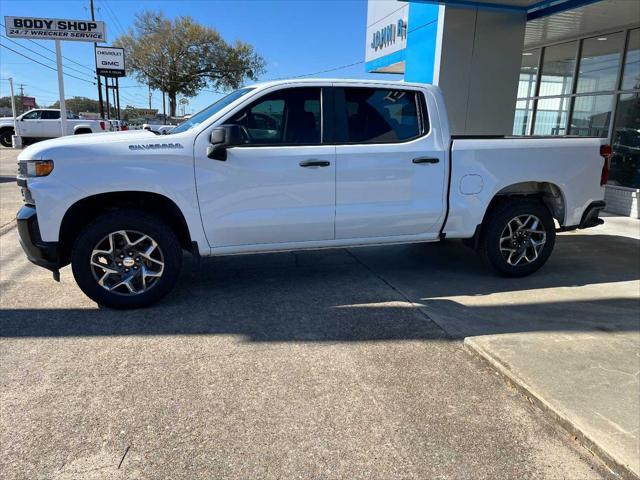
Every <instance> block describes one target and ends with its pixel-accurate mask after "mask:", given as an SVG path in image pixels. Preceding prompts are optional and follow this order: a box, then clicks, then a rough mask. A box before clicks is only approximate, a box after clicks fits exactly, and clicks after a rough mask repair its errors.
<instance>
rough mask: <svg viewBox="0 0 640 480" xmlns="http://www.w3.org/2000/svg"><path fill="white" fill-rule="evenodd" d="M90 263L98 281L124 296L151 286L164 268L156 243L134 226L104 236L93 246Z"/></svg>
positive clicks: (110, 290) (109, 289)
mask: <svg viewBox="0 0 640 480" xmlns="http://www.w3.org/2000/svg"><path fill="white" fill-rule="evenodd" d="M90 263H91V272H92V273H93V277H94V278H95V279H96V281H97V282H98V285H100V286H101V287H102V288H104V289H105V290H107V291H109V292H111V293H115V294H119V295H127V296H131V295H139V294H141V293H144V292H146V291H147V290H149V289H150V288H153V286H154V285H156V284H157V283H158V281H159V280H160V277H162V273H163V271H164V256H163V255H162V250H161V249H160V247H159V246H158V243H157V242H156V241H155V240H154V239H153V238H151V237H150V236H149V235H145V234H144V233H140V232H136V231H135V230H119V231H117V232H112V233H110V234H109V235H107V236H106V237H104V238H103V239H102V240H100V241H99V242H98V243H97V244H96V246H95V247H93V251H92V252H91V260H90Z"/></svg>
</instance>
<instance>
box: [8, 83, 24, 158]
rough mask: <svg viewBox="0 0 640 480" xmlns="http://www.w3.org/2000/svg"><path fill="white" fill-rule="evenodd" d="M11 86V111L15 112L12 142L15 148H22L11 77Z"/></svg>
mask: <svg viewBox="0 0 640 480" xmlns="http://www.w3.org/2000/svg"><path fill="white" fill-rule="evenodd" d="M9 88H10V90H11V113H12V114H13V136H12V137H11V143H12V145H13V148H22V137H20V131H19V130H18V122H17V120H16V98H15V97H14V95H13V78H11V77H9Z"/></svg>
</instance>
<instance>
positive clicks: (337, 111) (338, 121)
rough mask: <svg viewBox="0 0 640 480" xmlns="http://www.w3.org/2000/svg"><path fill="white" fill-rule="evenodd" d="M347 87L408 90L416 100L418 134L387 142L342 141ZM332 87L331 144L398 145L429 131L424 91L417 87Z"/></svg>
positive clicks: (345, 134)
mask: <svg viewBox="0 0 640 480" xmlns="http://www.w3.org/2000/svg"><path fill="white" fill-rule="evenodd" d="M347 88H352V89H367V90H393V91H402V92H410V93H412V94H414V95H415V101H416V113H417V115H418V135H414V136H413V137H410V138H406V139H404V140H398V141H389V142H379V141H378V142H349V141H343V140H341V138H348V128H347V104H346V97H345V90H346V89H347ZM332 89H333V97H334V102H333V108H334V117H333V118H334V132H333V144H334V145H399V144H403V143H409V142H413V141H415V140H417V139H419V138H423V137H426V136H427V135H429V134H430V133H431V122H430V119H429V113H428V110H427V102H426V99H425V96H424V92H423V91H422V90H419V89H412V88H395V87H393V86H386V85H352V86H350V85H341V86H334V87H332Z"/></svg>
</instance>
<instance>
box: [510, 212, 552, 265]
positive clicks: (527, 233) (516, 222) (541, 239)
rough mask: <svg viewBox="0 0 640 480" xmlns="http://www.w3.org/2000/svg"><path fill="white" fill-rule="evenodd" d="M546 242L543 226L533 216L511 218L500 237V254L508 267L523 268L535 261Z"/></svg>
mask: <svg viewBox="0 0 640 480" xmlns="http://www.w3.org/2000/svg"><path fill="white" fill-rule="evenodd" d="M546 241H547V232H546V230H545V229H544V225H543V224H542V222H541V221H540V219H539V218H538V217H536V216H535V215H520V216H518V217H515V218H512V219H511V220H509V222H508V223H507V226H506V227H505V228H504V230H503V231H502V234H501V235H500V253H501V254H502V256H503V257H504V259H505V260H506V261H507V263H508V264H509V265H513V266H523V265H528V264H530V263H532V262H534V261H536V260H537V258H538V255H539V254H540V252H541V251H542V248H543V247H544V244H545V243H546Z"/></svg>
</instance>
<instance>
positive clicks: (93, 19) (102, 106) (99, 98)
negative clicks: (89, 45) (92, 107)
mask: <svg viewBox="0 0 640 480" xmlns="http://www.w3.org/2000/svg"><path fill="white" fill-rule="evenodd" d="M89 2H90V5H91V20H92V21H94V22H95V20H96V15H95V12H94V11H93V0H89ZM95 59H96V44H95V43H94V44H93V63H95V61H96V60H95ZM96 78H97V80H98V109H99V110H100V118H104V105H103V104H102V82H101V81H100V75H98V72H97V71H96ZM107 93H108V92H107Z"/></svg>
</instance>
